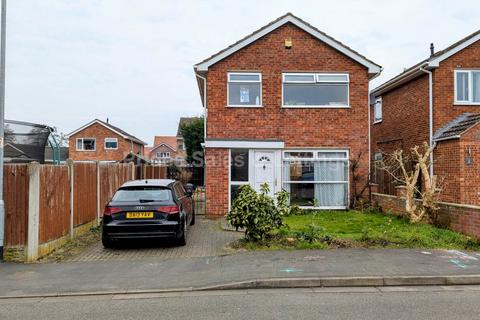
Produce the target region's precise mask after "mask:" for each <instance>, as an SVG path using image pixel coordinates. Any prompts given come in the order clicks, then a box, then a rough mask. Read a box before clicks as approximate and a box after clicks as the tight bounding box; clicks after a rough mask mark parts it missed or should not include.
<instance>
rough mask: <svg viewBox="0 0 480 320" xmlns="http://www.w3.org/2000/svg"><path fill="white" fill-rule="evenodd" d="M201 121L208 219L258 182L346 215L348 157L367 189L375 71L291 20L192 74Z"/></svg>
mask: <svg viewBox="0 0 480 320" xmlns="http://www.w3.org/2000/svg"><path fill="white" fill-rule="evenodd" d="M194 70H195V75H196V77H197V83H198V88H199V91H200V96H201V100H202V102H203V105H204V108H205V111H207V110H208V112H205V116H206V137H205V144H204V147H205V158H206V181H205V184H206V213H207V214H209V215H223V214H225V213H226V212H227V211H228V210H229V208H230V205H231V202H232V198H233V197H234V196H235V194H236V192H237V191H238V188H239V187H240V186H242V185H245V184H250V185H251V186H252V187H254V188H255V189H256V190H259V189H260V186H261V185H262V184H264V183H266V184H268V186H269V188H270V193H271V194H274V193H275V192H277V191H280V190H281V189H285V190H287V191H288V192H290V203H292V204H297V205H299V206H301V207H305V208H314V207H315V208H331V209H345V208H347V207H348V206H349V198H350V196H351V195H352V194H353V193H354V192H355V191H354V190H352V185H353V184H352V177H351V176H350V172H349V159H350V157H352V158H356V157H357V155H359V154H361V157H360V162H359V169H358V172H357V174H358V175H359V177H362V180H360V181H357V184H360V183H362V182H364V183H368V182H367V180H368V173H369V150H368V149H369V144H368V141H369V140H368V138H369V137H368V135H369V118H368V112H369V81H370V80H371V79H372V78H374V77H376V76H378V75H379V74H380V72H381V67H380V66H379V65H377V64H375V63H374V62H372V61H370V60H368V59H367V58H365V57H364V56H362V55H361V54H359V53H358V52H356V51H354V50H353V49H351V48H349V47H347V46H346V45H344V44H342V43H341V42H339V41H337V40H335V39H333V38H332V37H330V36H328V35H327V34H325V33H324V32H322V31H320V30H318V29H316V28H315V27H313V26H312V25H310V24H308V23H307V22H305V21H303V20H301V19H299V18H297V17H296V16H294V15H293V14H291V13H288V14H286V15H284V16H282V17H280V18H278V19H276V20H275V21H272V22H271V23H269V24H268V25H266V26H264V27H263V28H261V29H259V30H257V31H255V32H253V33H252V34H250V35H248V36H247V37H245V38H243V39H241V40H239V41H238V42H236V43H234V44H233V45H231V46H229V47H227V48H226V49H224V50H222V51H220V52H218V53H216V54H214V55H213V56H211V57H209V58H207V59H205V60H203V61H202V62H200V63H198V64H196V65H195V66H194Z"/></svg>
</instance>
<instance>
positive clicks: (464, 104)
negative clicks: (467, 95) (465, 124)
mask: <svg viewBox="0 0 480 320" xmlns="http://www.w3.org/2000/svg"><path fill="white" fill-rule="evenodd" d="M453 105H454V106H480V102H454V103H453Z"/></svg>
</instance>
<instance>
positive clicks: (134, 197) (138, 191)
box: [112, 187, 173, 202]
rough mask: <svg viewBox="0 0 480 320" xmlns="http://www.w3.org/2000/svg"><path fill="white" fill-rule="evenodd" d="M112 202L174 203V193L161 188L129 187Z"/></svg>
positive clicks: (119, 191)
mask: <svg viewBox="0 0 480 320" xmlns="http://www.w3.org/2000/svg"><path fill="white" fill-rule="evenodd" d="M112 201H119V202H120V201H122V202H123V201H125V202H126V201H128V202H173V196H172V191H171V190H170V189H168V188H161V187H129V188H122V189H120V190H118V191H117V192H116V193H115V195H114V196H113V198H112Z"/></svg>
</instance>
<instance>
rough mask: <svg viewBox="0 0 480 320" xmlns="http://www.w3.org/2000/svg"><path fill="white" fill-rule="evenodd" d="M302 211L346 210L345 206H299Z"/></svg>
mask: <svg viewBox="0 0 480 320" xmlns="http://www.w3.org/2000/svg"><path fill="white" fill-rule="evenodd" d="M299 208H300V209H304V210H347V206H333V207H313V206H299Z"/></svg>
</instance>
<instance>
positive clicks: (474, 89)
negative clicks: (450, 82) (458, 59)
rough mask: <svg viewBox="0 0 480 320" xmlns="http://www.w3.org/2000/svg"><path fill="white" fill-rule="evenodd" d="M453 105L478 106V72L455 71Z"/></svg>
mask: <svg viewBox="0 0 480 320" xmlns="http://www.w3.org/2000/svg"><path fill="white" fill-rule="evenodd" d="M455 103H457V104H480V70H455Z"/></svg>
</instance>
